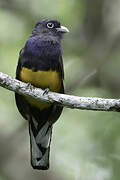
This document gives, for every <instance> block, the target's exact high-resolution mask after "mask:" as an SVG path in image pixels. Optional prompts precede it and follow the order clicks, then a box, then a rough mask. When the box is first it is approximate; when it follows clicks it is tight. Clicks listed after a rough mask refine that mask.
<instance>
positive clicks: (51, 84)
mask: <svg viewBox="0 0 120 180" xmlns="http://www.w3.org/2000/svg"><path fill="white" fill-rule="evenodd" d="M20 80H21V81H23V82H26V83H31V84H32V85H34V86H35V87H39V88H42V89H46V88H49V89H50V91H53V92H59V90H60V88H61V79H60V75H59V73H58V72H56V71H52V70H49V71H40V70H38V71H36V72H35V71H33V70H32V69H28V68H25V67H23V68H22V70H21V72H20ZM25 98H26V100H27V101H28V102H29V103H30V104H31V105H33V106H35V107H38V108H40V109H41V110H42V109H44V108H47V107H49V106H50V104H48V103H43V102H39V101H37V100H34V99H32V98H29V97H25Z"/></svg>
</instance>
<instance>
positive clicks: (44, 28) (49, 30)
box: [32, 19, 69, 40]
mask: <svg viewBox="0 0 120 180" xmlns="http://www.w3.org/2000/svg"><path fill="white" fill-rule="evenodd" d="M67 32H69V30H68V29H67V28H66V27H64V26H61V24H60V22H59V21H57V20H48V19H47V20H42V21H40V22H38V23H37V24H36V25H35V28H34V29H33V31H32V35H33V36H36V35H37V36H40V37H46V38H48V39H49V38H57V39H58V40H60V39H61V38H62V35H63V34H64V33H67Z"/></svg>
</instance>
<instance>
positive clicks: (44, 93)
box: [43, 88, 50, 96]
mask: <svg viewBox="0 0 120 180" xmlns="http://www.w3.org/2000/svg"><path fill="white" fill-rule="evenodd" d="M49 91H50V89H49V88H46V89H45V90H44V92H43V96H44V95H47V94H48V93H49Z"/></svg>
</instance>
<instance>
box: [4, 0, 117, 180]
mask: <svg viewBox="0 0 120 180" xmlns="http://www.w3.org/2000/svg"><path fill="white" fill-rule="evenodd" d="M45 18H53V19H58V20H60V21H61V23H62V25H64V26H66V27H68V29H69V30H70V33H69V34H67V35H66V36H65V38H64V40H63V43H62V46H63V57H64V66H65V86H66V92H67V93H68V94H73V95H78V96H89V97H103V98H119V97H120V0H61V1H60V0H52V1H49V0H34V1H32V0H1V1H0V71H1V72H3V73H7V74H9V75H11V76H12V77H15V69H16V65H17V61H18V55H19V51H20V49H21V48H22V47H23V46H24V44H25V41H26V40H27V39H28V37H29V35H30V34H31V31H32V29H33V27H34V25H35V24H36V22H38V21H39V20H41V19H45ZM21 179H22V180H26V179H29V180H32V179H34V180H38V179H41V180H118V179H120V113H114V112H93V111H80V110H72V109H66V108H65V109H64V111H63V113H62V115H61V117H60V119H59V121H57V123H56V124H55V125H54V130H53V137H52V143H51V155H50V170H48V171H35V170H33V169H32V168H31V166H30V152H29V134H28V127H27V123H26V122H25V121H24V120H23V118H22V117H21V115H20V114H19V113H18V110H17V108H16V105H15V100H14V93H13V92H10V91H8V90H6V89H3V88H0V180H21Z"/></svg>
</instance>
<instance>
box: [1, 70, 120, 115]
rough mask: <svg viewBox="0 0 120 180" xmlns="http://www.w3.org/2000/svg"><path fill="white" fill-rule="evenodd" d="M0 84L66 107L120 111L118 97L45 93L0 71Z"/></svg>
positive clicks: (20, 92)
mask: <svg viewBox="0 0 120 180" xmlns="http://www.w3.org/2000/svg"><path fill="white" fill-rule="evenodd" d="M0 86H2V87H4V88H6V89H9V90H11V91H14V92H16V93H18V94H21V95H24V96H29V97H32V98H34V99H37V100H40V101H43V102H48V103H54V104H57V105H60V106H64V107H67V108H76V109H84V110H96V111H117V112H119V111H120V99H103V98H90V97H77V96H71V95H66V94H58V93H54V92H48V93H45V91H43V90H42V89H40V88H35V87H33V86H32V85H30V84H28V83H23V82H21V81H18V80H16V79H13V78H11V77H10V76H8V75H7V74H3V73H2V72H0Z"/></svg>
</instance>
